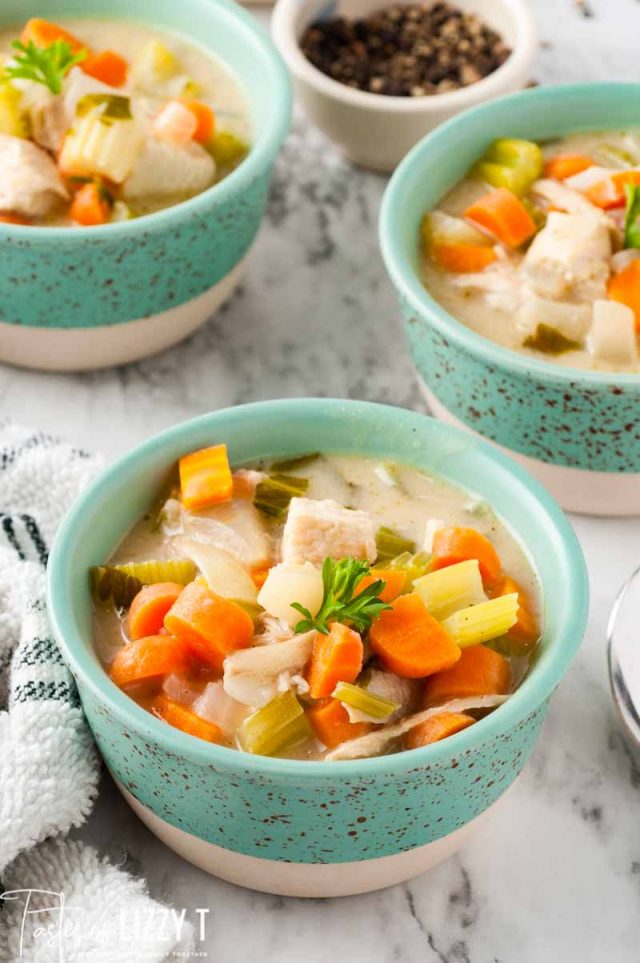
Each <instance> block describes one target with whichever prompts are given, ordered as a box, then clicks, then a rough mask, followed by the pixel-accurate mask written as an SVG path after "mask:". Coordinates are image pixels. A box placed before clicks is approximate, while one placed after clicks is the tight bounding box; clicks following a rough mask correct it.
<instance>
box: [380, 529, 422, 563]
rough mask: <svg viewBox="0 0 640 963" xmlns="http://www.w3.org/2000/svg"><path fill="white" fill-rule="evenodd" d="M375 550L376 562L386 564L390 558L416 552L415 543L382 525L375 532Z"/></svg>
mask: <svg viewBox="0 0 640 963" xmlns="http://www.w3.org/2000/svg"><path fill="white" fill-rule="evenodd" d="M376 548H377V549H378V561H382V562H387V561H389V560H390V559H392V558H397V556H398V555H401V554H402V553H403V552H409V553H410V554H413V552H415V550H416V543H415V542H413V541H411V539H410V538H404V537H403V536H402V535H399V534H398V532H394V531H393V529H391V528H386V527H385V526H384V525H383V526H382V528H379V529H378V531H377V532H376Z"/></svg>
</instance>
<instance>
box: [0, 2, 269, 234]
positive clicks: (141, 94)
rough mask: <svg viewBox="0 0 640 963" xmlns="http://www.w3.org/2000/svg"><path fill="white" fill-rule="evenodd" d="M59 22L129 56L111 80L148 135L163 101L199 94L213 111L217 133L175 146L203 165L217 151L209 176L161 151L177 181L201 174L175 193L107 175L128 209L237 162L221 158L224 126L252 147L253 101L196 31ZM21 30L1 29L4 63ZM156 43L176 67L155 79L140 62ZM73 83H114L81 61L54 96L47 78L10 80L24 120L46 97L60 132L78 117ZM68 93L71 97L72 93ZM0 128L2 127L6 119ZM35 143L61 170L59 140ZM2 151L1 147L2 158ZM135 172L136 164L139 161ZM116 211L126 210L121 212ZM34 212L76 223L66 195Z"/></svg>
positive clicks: (48, 220)
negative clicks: (121, 79)
mask: <svg viewBox="0 0 640 963" xmlns="http://www.w3.org/2000/svg"><path fill="white" fill-rule="evenodd" d="M59 26H60V27H62V28H63V29H64V30H67V31H69V32H70V33H71V34H73V35H74V36H77V37H78V38H80V39H81V40H82V42H83V43H86V44H87V47H89V48H91V50H93V51H97V52H102V51H105V50H107V51H115V52H116V53H117V54H118V55H119V56H120V57H122V58H124V60H125V61H126V63H127V65H128V74H127V79H126V82H125V83H124V85H122V86H118V87H113V88H112V90H113V93H114V94H116V95H123V96H127V97H129V98H130V102H131V110H132V113H133V118H134V121H135V122H136V123H137V124H138V125H139V127H140V129H141V131H142V134H143V136H144V139H145V142H146V143H148V142H149V140H150V139H153V137H154V136H155V135H154V134H153V123H154V118H155V117H156V116H157V115H158V114H159V113H160V112H161V111H162V109H163V108H164V107H166V105H167V103H170V102H174V103H175V102H177V103H182V104H184V103H186V102H190V101H197V102H198V103H202V104H204V105H205V106H206V107H207V108H210V109H211V110H212V111H213V114H214V117H215V127H214V129H215V137H212V140H211V142H210V143H205V142H204V141H201V142H196V141H194V140H191V141H188V142H187V143H185V144H184V145H178V147H184V148H185V149H186V150H188V151H191V152H192V153H193V154H194V155H195V156H196V158H197V160H198V161H200V163H201V169H202V170H204V167H202V165H203V164H204V163H205V162H207V158H206V157H204V152H205V149H206V151H207V154H208V156H210V157H213V158H217V159H216V161H215V164H213V165H212V170H213V173H212V174H211V176H210V177H209V176H208V173H202V174H201V169H200V168H199V169H198V171H197V172H195V173H194V172H192V170H191V169H190V167H189V166H188V165H189V163H190V161H189V159H188V158H187V160H186V161H185V162H184V164H186V165H187V166H186V167H184V165H183V166H181V159H180V158H179V159H178V160H175V159H172V158H169V159H168V160H167V158H164V157H161V158H160V159H159V160H158V162H157V166H161V165H163V164H165V161H166V168H167V172H166V178H167V179H168V178H173V179H174V181H175V182H176V184H179V182H180V180H181V179H182V178H183V177H184V178H185V179H186V180H188V179H190V178H193V177H197V179H198V187H197V189H190V188H188V187H187V188H185V189H183V188H178V189H177V190H176V191H175V192H174V193H171V192H167V191H166V190H165V189H164V188H163V190H162V193H158V194H154V193H153V192H150V193H144V191H141V190H140V189H139V188H137V189H136V190H135V193H133V194H132V195H131V196H130V195H129V193H128V184H129V183H130V179H125V180H124V181H123V182H118V183H117V184H113V185H110V184H109V178H108V176H106V183H107V188H108V190H109V191H110V192H112V193H113V198H115V199H122V200H123V201H124V202H126V205H127V208H128V212H129V215H132V216H135V217H137V216H141V215H144V214H150V213H153V212H154V211H157V210H161V209H163V208H166V207H170V206H172V205H174V204H177V203H180V202H181V201H184V200H185V199H187V198H188V197H191V196H193V195H194V194H197V193H200V192H201V191H202V190H204V189H206V188H207V187H208V186H211V184H213V183H215V182H217V181H218V180H221V179H222V178H224V177H225V176H227V174H228V173H230V171H231V170H232V169H233V167H234V166H237V163H239V162H240V160H241V158H239V159H238V160H235V159H234V160H233V161H231V162H230V163H229V164H227V163H226V162H220V160H219V158H218V155H217V154H216V150H215V147H214V146H213V145H214V144H215V142H216V141H215V138H216V137H218V135H219V134H220V133H221V132H222V134H223V136H224V137H225V138H226V137H227V136H229V137H231V138H233V139H234V142H237V144H240V145H246V146H247V148H248V145H249V144H250V141H251V133H252V132H251V122H250V111H249V105H248V102H247V99H246V96H245V94H244V92H243V90H242V87H241V84H240V82H239V81H238V79H237V78H236V77H235V76H234V74H233V73H232V72H231V70H230V69H229V68H228V67H227V66H226V65H225V64H224V63H223V62H222V61H221V60H220V59H218V57H217V56H216V55H215V54H214V53H213V52H211V51H210V50H208V49H206V47H204V46H200V45H199V44H197V43H196V42H195V41H193V40H191V39H187V38H184V37H182V36H180V35H178V34H175V33H169V32H165V31H163V30H160V29H157V28H156V27H152V26H148V25H146V24H143V23H139V22H136V21H125V20H107V19H105V20H102V19H100V20H98V19H85V18H82V19H69V20H67V19H62V20H60V21H59ZM21 30H22V27H21V26H16V27H12V28H5V29H3V30H2V31H0V64H1V63H4V62H6V61H7V59H8V58H11V57H12V56H15V50H12V42H13V41H14V40H15V39H16V37H18V36H20V33H21ZM155 44H159V45H161V50H162V51H163V56H165V57H169V58H172V63H173V66H172V68H166V69H168V70H169V69H170V70H172V71H173V72H172V73H171V74H170V76H168V77H166V78H164V77H162V78H159V79H158V80H157V83H156V82H155V80H154V81H153V82H152V81H151V80H149V79H148V78H147V77H145V76H143V75H142V70H141V68H139V67H137V66H136V65H137V64H139V63H140V61H141V58H143V57H144V53H145V51H146V50H147V49H149V45H155ZM149 69H150V68H149ZM74 85H75V86H77V87H78V88H79V89H81V91H82V93H83V94H84V93H88V94H93V93H94V92H96V91H98V92H99V91H104V90H108V89H109V88H108V87H106V88H105V87H103V85H102V84H101V83H99V82H97V81H95V80H92V78H91V77H88V76H87V75H85V74H82V73H81V66H80V67H78V66H76V67H74V68H73V69H72V70H71V71H70V72H69V73H68V74H67V75H66V77H65V78H64V81H63V90H62V94H61V97H59V98H57V100H56V98H54V97H51V96H50V94H49V92H48V91H47V88H46V87H44V86H42V85H38V84H34V83H32V82H31V81H28V82H27V85H26V86H25V85H24V84H22V86H21V82H20V81H14V82H13V86H15V87H17V88H20V89H22V90H23V95H22V103H21V104H20V105H19V107H20V109H21V110H22V111H23V114H24V116H25V117H26V118H27V122H28V123H30V122H31V121H30V120H29V116H30V115H32V112H33V110H34V109H35V108H34V105H39V104H44V105H45V107H46V109H47V110H48V109H51V116H52V117H55V123H56V125H58V124H59V125H60V130H59V132H60V133H64V130H65V121H66V125H67V129H68V130H70V129H72V128H71V125H72V124H77V122H78V121H77V117H75V119H74V116H73V110H70V109H69V106H68V105H69V103H72V102H73V100H75V96H71V95H70V91H71V89H72V88H73V87H74ZM47 96H49V97H50V103H49V104H47V102H46V98H47ZM70 97H71V99H69V98H70ZM62 104H64V105H66V116H65V115H63V116H62V117H59V116H58V105H62ZM0 131H2V128H1V127H0ZM2 132H4V131H2ZM163 143H164V144H165V145H167V144H168V145H169V146H175V145H174V144H172V143H170V142H169V141H167V140H164V141H163ZM36 146H37V147H38V148H39V149H42V150H46V152H47V153H48V154H49V155H50V156H53V157H54V159H55V160H56V161H57V162H58V164H59V165H60V169H61V171H62V160H61V157H59V156H58V149H57V145H56V147H55V148H54V147H53V144H52V143H51V144H50V143H48V142H47V138H46V137H45V138H44V141H42V140H40V141H38V139H37V138H36ZM3 149H4V145H3ZM176 149H177V148H176ZM176 156H177V155H176ZM1 157H2V155H1V154H0V159H1ZM208 163H209V164H210V165H211V160H208ZM149 166H150V167H151V166H152V165H149ZM183 167H184V169H183ZM133 172H134V173H135V172H136V168H135V166H134V168H133ZM98 173H99V172H98ZM63 175H64V178H63V179H64V182H65V185H67V186H68V179H67V177H66V174H64V171H63ZM2 196H3V191H2V172H1V168H0V197H2ZM8 210H11V211H13V210H17V212H18V213H19V214H20V213H21V211H20V208H19V206H18V205H17V206H16V207H15V208H8ZM25 216H28V215H25ZM118 219H125V218H123V217H122V216H120V217H118ZM29 220H30V222H31V223H38V224H44V225H49V226H66V225H72V224H74V221H73V218H72V217H71V215H70V214H69V210H68V208H67V206H66V205H64V204H63V203H62V202H61V201H60V202H59V203H57V204H56V205H54V206H53V207H52V209H51V210H50V211H47V212H46V213H45V214H42V215H37V216H34V217H29Z"/></svg>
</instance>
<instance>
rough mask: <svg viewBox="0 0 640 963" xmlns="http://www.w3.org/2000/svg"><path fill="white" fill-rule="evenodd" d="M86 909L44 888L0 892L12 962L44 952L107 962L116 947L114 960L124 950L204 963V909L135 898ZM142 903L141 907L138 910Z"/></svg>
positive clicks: (58, 958) (61, 958) (60, 960)
mask: <svg viewBox="0 0 640 963" xmlns="http://www.w3.org/2000/svg"><path fill="white" fill-rule="evenodd" d="M94 900H95V902H96V903H99V905H92V906H90V907H89V908H87V907H83V906H79V905H74V904H73V903H72V902H69V901H68V900H67V898H66V896H65V894H64V893H58V892H55V891H54V890H48V889H13V890H6V891H5V892H4V893H2V892H0V901H2V903H3V904H4V905H3V906H0V910H1V911H2V912H0V924H1V925H2V928H3V930H4V932H5V938H6V937H8V939H9V941H10V946H11V950H12V952H13V953H14V956H13V957H12V959H13V960H14V961H15V963H18V961H19V960H26V959H30V958H32V956H35V955H37V956H38V958H40V953H41V952H42V949H41V948H42V947H47V949H48V950H49V955H48V956H47V959H51V960H52V961H54V960H55V963H65V961H66V960H69V959H74V960H77V959H82V958H91V960H92V961H95V963H111V961H112V960H113V957H114V951H115V949H116V947H118V946H120V948H121V949H120V952H119V953H117V955H118V956H119V957H120V956H122V953H123V952H124V950H125V949H126V948H129V949H130V948H131V947H136V948H137V949H143V948H144V949H147V950H148V951H151V950H152V949H155V950H156V951H157V952H158V953H160V952H162V957H163V958H164V957H166V958H168V959H185V960H193V959H201V960H206V958H207V951H206V950H205V949H204V948H203V947H204V941H205V939H206V935H207V921H208V915H209V910H208V909H205V908H198V909H194V910H193V911H192V914H193V919H192V920H188V919H187V910H186V909H181V910H176V909H170V908H168V907H165V906H158V905H157V904H153V903H150V902H147V901H143V900H142V898H141V897H140V896H138V895H137V894H136V895H134V896H132V897H131V899H130V900H129V902H128V903H127V902H124V903H123V905H122V906H121V907H118V908H116V909H114V907H113V906H109V905H106V904H105V903H104V897H103V895H98V894H96V896H95V898H94ZM141 904H142V905H141Z"/></svg>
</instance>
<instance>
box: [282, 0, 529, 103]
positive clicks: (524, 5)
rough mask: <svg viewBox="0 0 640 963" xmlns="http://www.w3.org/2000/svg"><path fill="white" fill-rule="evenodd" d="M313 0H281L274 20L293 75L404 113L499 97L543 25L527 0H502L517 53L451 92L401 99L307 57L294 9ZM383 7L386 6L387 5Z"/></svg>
mask: <svg viewBox="0 0 640 963" xmlns="http://www.w3.org/2000/svg"><path fill="white" fill-rule="evenodd" d="M308 2H309V0H302V4H301V0H276V4H275V6H274V9H273V15H272V19H271V35H272V37H273V40H274V43H275V44H276V46H277V48H278V50H279V51H280V53H281V54H282V56H283V58H284V59H285V61H286V63H287V65H288V67H289V68H290V70H291V72H292V73H293V75H294V76H295V77H296V78H297V79H299V80H303V81H306V82H307V83H309V84H310V85H311V86H313V87H315V88H316V89H317V90H318V91H320V93H322V94H323V95H324V96H325V97H329V98H330V99H332V100H339V101H342V102H343V103H345V104H348V105H350V106H352V107H359V108H361V109H365V110H370V111H386V110H388V111H391V112H393V113H398V114H416V115H421V116H422V115H428V114H430V113H441V112H442V111H457V110H464V109H465V108H466V107H468V106H470V105H472V104H474V103H476V102H477V101H478V100H479V99H482V98H489V97H495V96H497V95H498V94H499V93H500V91H501V90H503V89H505V88H507V89H508V88H509V86H511V85H515V84H516V81H517V80H518V78H519V77H520V75H521V73H522V72H523V71H524V70H525V69H528V68H529V67H530V65H531V62H532V61H533V57H534V55H535V50H536V46H537V28H536V22H535V19H534V17H533V12H532V10H531V8H530V6H529V3H528V2H527V0H499V2H500V3H501V4H502V7H503V8H504V10H506V11H508V15H509V16H510V17H511V20H512V24H513V28H514V32H515V41H514V42H513V44H512V49H511V53H510V54H509V56H508V57H507V59H506V60H505V62H504V63H503V64H501V65H500V66H499V67H498V68H497V69H496V70H494V71H493V73H491V74H488V75H487V76H486V77H483V78H482V80H478V81H476V82H475V83H473V84H470V85H469V86H468V87H463V88H461V89H459V90H453V91H450V92H449V93H445V94H434V95H426V96H424V97H395V96H390V95H387V94H376V93H372V92H370V91H367V90H357V89H354V88H352V87H348V86H346V84H342V83H340V82H339V81H337V80H333V78H332V77H328V76H327V75H326V74H324V73H322V71H321V70H319V69H318V68H317V67H315V66H314V65H313V64H312V63H311V61H309V60H307V58H306V57H305V55H304V54H303V53H302V49H301V47H300V43H299V41H298V37H297V36H296V34H295V32H294V30H293V23H294V19H295V18H294V12H295V11H297V10H299V8H300V6H301V5H302V6H304V5H305V4H307V3H308ZM381 5H383V4H381Z"/></svg>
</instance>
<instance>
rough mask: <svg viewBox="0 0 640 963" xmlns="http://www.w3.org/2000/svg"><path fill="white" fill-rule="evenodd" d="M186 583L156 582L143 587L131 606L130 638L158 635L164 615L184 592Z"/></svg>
mask: <svg viewBox="0 0 640 963" xmlns="http://www.w3.org/2000/svg"><path fill="white" fill-rule="evenodd" d="M183 588H184V585H179V584H178V583H177V582H156V583H154V584H153V585H145V586H144V588H141V589H140V591H139V592H138V594H137V595H136V597H135V598H134V600H133V602H132V603H131V605H130V607H129V614H128V615H127V634H128V636H129V638H130V639H143V638H144V637H145V636H146V635H158V634H159V633H160V632H161V631H162V628H163V625H164V617H165V615H166V614H167V612H168V611H169V609H170V608H171V606H172V605H173V603H174V602H175V601H176V600H177V598H178V596H179V595H180V593H181V592H182V590H183Z"/></svg>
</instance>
